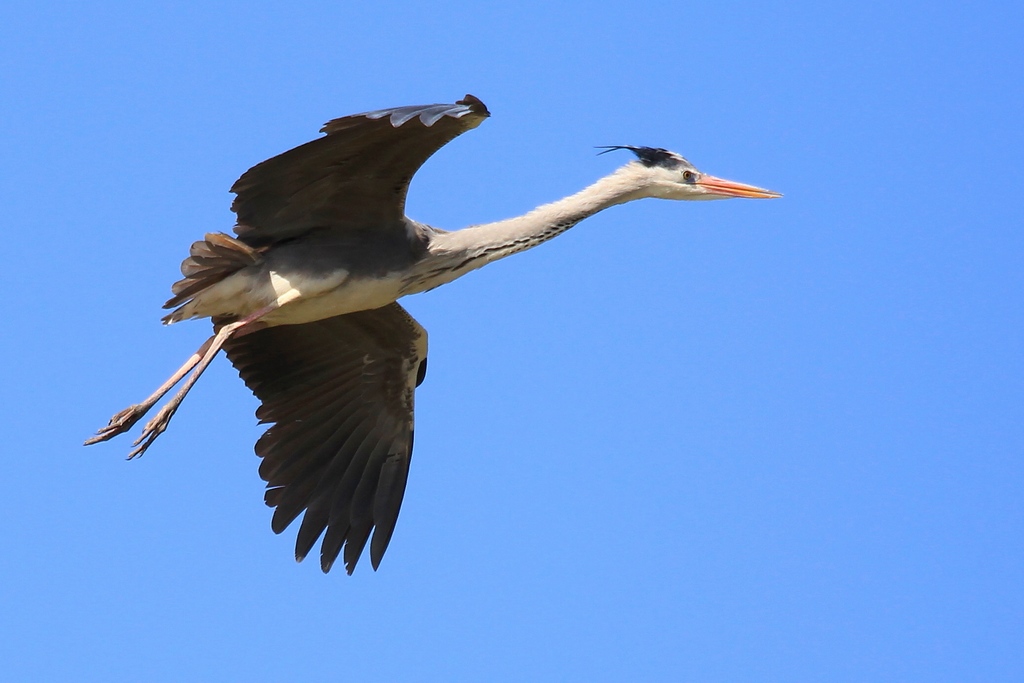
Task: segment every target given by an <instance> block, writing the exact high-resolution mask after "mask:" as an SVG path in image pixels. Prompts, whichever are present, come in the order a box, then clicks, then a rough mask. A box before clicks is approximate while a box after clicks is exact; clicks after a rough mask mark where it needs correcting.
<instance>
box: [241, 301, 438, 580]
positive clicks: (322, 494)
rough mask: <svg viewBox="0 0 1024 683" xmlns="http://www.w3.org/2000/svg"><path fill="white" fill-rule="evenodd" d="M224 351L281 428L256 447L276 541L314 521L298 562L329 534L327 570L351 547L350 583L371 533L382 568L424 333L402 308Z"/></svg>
mask: <svg viewBox="0 0 1024 683" xmlns="http://www.w3.org/2000/svg"><path fill="white" fill-rule="evenodd" d="M225 349H226V351H227V355H228V358H230V359H231V362H232V364H234V366H235V368H237V369H238V373H239V374H240V375H241V377H242V379H243V380H244V381H245V383H246V385H247V386H248V387H249V388H250V389H251V390H252V392H253V393H254V394H256V396H257V397H258V398H259V399H260V401H261V402H262V405H261V406H260V408H259V410H257V411H256V416H257V417H258V418H259V419H260V421H261V422H273V423H274V424H273V425H272V426H271V427H270V428H269V429H268V430H267V431H266V432H265V433H264V434H263V436H262V437H261V438H260V439H259V441H257V442H256V454H257V455H259V456H260V457H261V458H262V459H263V462H262V463H261V464H260V476H261V477H262V478H263V479H264V480H265V481H266V482H267V492H266V496H265V497H266V502H267V505H269V506H271V507H274V508H276V510H275V511H274V517H273V521H272V523H271V524H272V527H273V529H274V532H275V533H281V532H282V531H284V530H285V528H287V527H288V525H289V524H291V523H292V521H294V520H295V518H296V517H298V516H299V514H301V513H302V511H303V510H305V511H306V514H305V516H304V517H303V519H302V525H301V526H300V528H299V533H298V538H297V539H296V542H295V557H296V559H298V560H302V559H303V558H304V557H305V556H306V554H307V553H308V552H309V551H310V549H311V548H312V547H313V545H314V544H315V543H316V541H317V539H318V538H319V537H320V535H321V534H322V533H323V532H324V530H325V529H326V534H325V535H324V540H323V543H322V544H321V549H320V566H321V568H322V569H323V571H324V572H327V571H329V570H330V569H331V566H332V565H333V564H334V561H335V560H336V559H337V557H338V554H339V553H340V552H341V550H342V546H344V560H345V567H346V569H347V570H348V573H349V574H351V573H352V570H353V569H355V566H356V562H357V561H358V559H359V556H360V555H361V554H362V551H363V548H364V546H365V545H366V542H367V540H368V539H369V537H370V532H371V531H373V541H372V542H371V543H370V561H371V562H372V563H373V568H374V569H376V568H377V566H378V565H379V564H380V560H381V558H382V557H383V556H384V551H385V550H386V549H387V547H388V542H389V541H390V540H391V534H392V532H393V531H394V528H395V522H396V521H397V520H398V511H399V509H400V508H401V505H402V497H403V495H404V494H405V484H406V479H407V477H408V474H409V461H410V459H411V457H412V441H413V393H414V390H415V388H416V387H417V386H418V385H419V383H420V382H422V381H423V376H424V374H425V372H426V357H427V333H426V330H424V329H423V328H422V327H420V325H419V323H417V322H416V321H415V320H414V319H413V318H412V316H410V315H409V314H408V313H406V312H405V309H403V308H402V307H401V306H399V305H398V304H397V303H393V304H389V305H387V306H384V307H383V308H378V309H374V310H369V311H359V312H358V313H349V314H346V315H340V316H336V317H334V318H326V319H324V320H317V321H315V322H311V323H306V324H302V325H280V326H276V327H268V328H265V329H262V330H258V331H256V332H252V333H250V334H246V335H243V336H241V337H237V338H232V339H230V340H229V341H228V342H227V343H226V344H225ZM374 528H375V529H374Z"/></svg>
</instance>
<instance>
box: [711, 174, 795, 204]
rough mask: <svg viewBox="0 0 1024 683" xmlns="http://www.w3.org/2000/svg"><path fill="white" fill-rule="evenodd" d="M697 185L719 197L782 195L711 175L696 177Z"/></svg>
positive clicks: (754, 197) (749, 197) (769, 197)
mask: <svg viewBox="0 0 1024 683" xmlns="http://www.w3.org/2000/svg"><path fill="white" fill-rule="evenodd" d="M696 184H697V185H699V186H701V187H703V188H704V189H706V190H707V191H708V192H709V193H710V194H714V195H717V196H719V197H746V198H748V199H775V198H776V197H781V196H782V195H781V194H779V193H778V192H773V191H771V190H766V189H764V188H763V187H754V186H753V185H744V184H743V183H737V182H735V181H732V180H726V179H725V178H716V177H715V176H713V175H701V177H700V178H698V179H697V183H696Z"/></svg>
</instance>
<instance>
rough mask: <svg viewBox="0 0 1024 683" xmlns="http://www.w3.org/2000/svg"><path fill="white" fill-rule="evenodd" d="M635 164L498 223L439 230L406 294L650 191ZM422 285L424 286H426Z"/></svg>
mask: <svg viewBox="0 0 1024 683" xmlns="http://www.w3.org/2000/svg"><path fill="white" fill-rule="evenodd" d="M631 166H633V164H629V165H627V166H624V167H623V168H620V169H619V170H618V171H616V172H614V173H612V174H611V175H609V176H605V177H604V178H601V179H600V180H598V181H597V182H596V183H594V184H593V185H591V186H589V187H587V188H585V189H583V190H581V191H579V192H577V193H576V194H574V195H571V196H569V197H566V198H565V199H560V200H558V201H556V202H552V203H550V204H545V205H543V206H539V207H537V208H536V209H534V210H533V211H531V212H529V213H527V214H524V215H522V216H517V217H516V218H509V219H506V220H503V221H497V222H495V223H484V224H482V225H474V226H472V227H469V228H465V229H463V230H457V231H455V232H447V233H438V234H436V235H434V237H433V239H431V241H430V245H429V246H428V249H427V254H426V255H425V257H424V259H423V260H422V261H421V263H420V266H421V267H420V268H417V269H416V270H417V272H416V273H415V275H414V278H410V279H409V284H410V285H411V287H410V288H409V289H408V290H407V292H406V293H410V294H411V293H413V292H420V291H424V290H426V289H432V288H434V287H437V286H438V285H442V284H445V283H447V282H451V281H452V280H454V279H456V278H458V277H460V276H462V275H465V274H466V273H468V272H469V271H471V270H475V269H477V268H480V267H482V266H484V265H486V264H488V263H491V262H492V261H497V260H498V259H501V258H505V257H506V256H511V255H512V254H515V253H518V252H520V251H525V250H527V249H530V248H532V247H535V246H537V245H538V244H541V243H543V242H547V241H548V240H549V239H551V238H553V237H557V236H558V235H561V234H562V233H563V232H565V231H566V230H568V229H569V228H571V227H573V226H574V225H576V224H577V223H579V222H580V221H582V220H583V219H584V218H588V217H590V216H593V215H594V214H596V213H597V212H599V211H603V210H604V209H607V208H608V207H610V206H615V205H616V204H622V203H625V202H628V201H632V200H634V199H640V198H642V197H644V196H647V195H645V194H644V193H643V187H642V184H641V182H640V178H639V177H638V176H637V174H636V173H631V172H630V171H632V170H633V169H632V168H631ZM421 285H422V286H421Z"/></svg>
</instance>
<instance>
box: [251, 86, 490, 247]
mask: <svg viewBox="0 0 1024 683" xmlns="http://www.w3.org/2000/svg"><path fill="white" fill-rule="evenodd" d="M488 116H490V113H489V112H488V111H487V107H486V106H484V103H483V102H481V101H480V100H478V99H477V98H476V97H473V96H472V95H466V97H465V98H464V99H461V100H459V101H458V102H456V103H455V104H431V105H424V106H412V107H398V108H396V109H382V110H379V111H373V112H367V113H365V114H355V115H352V116H346V117H344V118H340V119H335V120H333V121H330V122H328V123H327V124H326V125H324V127H323V128H322V129H321V132H322V133H326V135H325V136H324V137H322V138H318V139H316V140H313V141H312V142H307V143H306V144H304V145H300V146H298V147H296V148H295V149H292V150H290V151H287V152H285V153H283V154H280V155H278V156H276V157H273V158H272V159H268V160H267V161H264V162H263V163H260V164H257V165H256V166H253V167H252V168H251V169H249V170H248V171H246V172H245V173H244V174H243V175H242V177H241V178H239V179H238V180H237V181H236V182H235V184H234V185H233V186H232V187H231V191H232V192H234V193H235V194H236V195H237V197H236V198H235V201H234V203H233V204H232V205H231V210H232V211H234V212H235V213H236V214H237V216H238V222H237V225H236V226H235V233H236V234H237V235H238V238H239V239H240V240H242V241H243V242H245V243H246V244H248V245H250V246H253V247H260V246H266V245H268V244H273V243H275V242H279V241H282V240H286V239H290V238H293V237H297V236H298V235H301V234H303V233H305V232H307V231H309V230H312V229H315V228H334V229H384V230H386V229H395V230H404V222H403V219H404V214H405V197H406V193H407V191H408V187H409V181H410V180H411V179H412V176H413V174H415V173H416V171H417V170H418V169H419V167H420V166H422V165H423V162H425V161H426V160H427V159H428V158H430V156H431V155H432V154H434V152H436V151H437V150H439V149H440V148H441V147H443V146H444V145H445V144H447V143H448V142H450V141H451V140H453V139H454V138H456V137H457V136H459V135H461V134H462V133H464V132H466V131H467V130H470V129H472V128H475V127H476V126H478V125H480V123H481V122H482V121H483V120H484V119H485V118H487V117H488Z"/></svg>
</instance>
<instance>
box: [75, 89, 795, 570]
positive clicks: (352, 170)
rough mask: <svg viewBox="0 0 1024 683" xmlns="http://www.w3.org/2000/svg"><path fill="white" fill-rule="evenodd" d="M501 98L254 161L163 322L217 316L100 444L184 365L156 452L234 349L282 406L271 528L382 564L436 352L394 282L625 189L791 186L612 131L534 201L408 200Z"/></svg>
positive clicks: (539, 238)
mask: <svg viewBox="0 0 1024 683" xmlns="http://www.w3.org/2000/svg"><path fill="white" fill-rule="evenodd" d="M488 116H490V113H489V112H488V111H487V108H486V107H485V106H484V103H483V102H481V101H480V100H479V99H477V98H476V97H473V96H472V95H466V97H465V98H463V99H461V100H459V101H458V102H456V103H454V104H432V105H425V106H409V107H398V108H395V109H382V110H378V111H373V112H368V113H365V114H356V115H352V116H346V117H343V118H339V119H335V120H333V121H330V122H328V123H327V124H326V125H325V126H324V127H323V128H322V129H321V132H322V133H325V135H324V136H322V137H320V138H318V139H316V140H313V141H312V142H308V143H306V144H304V145H300V146H299V147H296V148H295V149H292V150H290V151H287V152H284V153H283V154H280V155H278V156H276V157H273V158H271V159H268V160H267V161H264V162H262V163H260V164H257V165H256V166H254V167H252V168H251V169H249V170H248V171H246V172H245V173H244V174H243V175H242V177H241V178H239V179H238V180H237V181H236V182H235V184H234V185H233V186H232V187H231V191H232V192H233V193H235V195H236V196H235V199H234V202H233V204H232V206H231V208H232V210H233V211H234V212H235V214H236V215H237V223H236V225H235V226H234V232H235V237H232V236H229V235H227V234H224V233H211V234H207V235H206V236H205V237H204V239H202V240H200V241H197V242H195V243H194V244H193V245H192V247H191V249H190V252H189V256H188V258H186V259H185V260H184V262H183V263H182V265H181V272H182V276H183V277H182V279H181V280H179V281H177V282H175V283H174V285H173V286H172V287H171V291H172V293H173V296H172V297H171V299H170V300H168V301H167V303H166V304H164V308H167V309H172V310H171V312H170V313H169V314H168V315H166V316H165V317H164V322H165V323H167V324H170V323H175V322H178V321H181V320H186V319H190V318H210V319H211V320H212V322H213V327H214V334H213V335H212V336H211V337H210V338H209V339H208V340H207V341H206V342H205V343H204V344H203V345H202V346H201V347H200V348H199V349H198V350H197V351H196V352H195V353H194V354H192V356H191V357H190V358H189V359H188V361H186V362H185V364H184V365H182V366H181V368H179V369H178V370H177V371H176V372H175V373H174V374H173V375H172V376H171V377H170V378H169V379H168V380H167V381H166V382H165V383H164V384H163V385H161V386H160V388H159V389H157V391H156V392H154V393H153V394H152V395H151V396H149V397H148V398H147V399H145V400H144V401H142V402H141V403H138V404H135V405H132V406H129V407H128V408H126V409H124V410H122V411H121V412H119V413H117V414H116V415H114V416H113V417H112V418H111V419H110V422H109V423H108V424H107V426H105V427H104V428H102V429H100V430H99V432H97V435H96V436H94V437H92V438H90V439H88V440H87V441H86V442H85V443H86V445H89V444H93V443H97V442H100V441H105V440H107V439H110V438H112V437H114V436H117V435H118V434H121V433H124V432H126V431H127V430H129V429H130V428H131V427H132V426H133V425H134V424H135V423H136V422H137V421H138V420H139V419H140V418H142V417H143V416H144V415H145V414H146V413H147V412H148V411H149V410H150V409H151V408H152V407H153V406H154V405H155V404H156V403H157V402H158V401H159V400H160V399H161V398H162V397H163V396H164V395H166V394H167V393H168V392H169V391H170V390H171V389H172V388H174V387H175V386H176V385H177V384H178V383H179V382H181V380H183V379H184V380H185V381H184V383H183V384H182V386H181V387H180V389H179V390H178V392H177V393H176V394H175V395H174V396H173V397H172V398H171V399H170V400H169V401H168V402H167V403H166V404H165V405H164V406H163V407H162V408H161V409H160V410H159V411H158V412H157V413H156V415H155V416H154V417H153V418H152V419H150V420H149V421H148V422H147V423H146V425H145V426H144V428H143V430H142V434H141V436H140V437H139V438H138V439H137V440H136V441H135V448H134V450H132V451H131V453H130V454H129V458H133V457H135V456H137V455H141V454H142V453H144V452H145V451H146V449H147V448H149V447H150V446H151V445H152V444H153V441H154V440H155V439H156V438H157V437H158V436H159V435H160V434H161V433H163V431H164V430H165V429H166V428H167V425H168V423H169V422H170V420H171V418H172V416H173V415H174V413H175V411H176V410H177V408H178V406H179V405H180V404H181V402H182V400H183V399H184V398H185V395H186V394H187V393H188V391H189V390H190V389H191V388H192V386H193V385H194V384H195V382H196V380H198V379H199V377H200V375H201V374H202V373H203V371H204V370H205V369H206V367H207V366H208V365H209V364H210V362H211V361H212V360H213V358H214V357H215V356H216V355H217V353H218V352H219V351H220V350H221V349H224V351H225V352H226V354H227V356H228V358H229V359H230V361H231V363H232V364H233V365H234V366H235V368H236V369H237V370H238V372H239V374H240V376H241V378H242V380H243V381H244V382H245V384H246V385H247V386H248V387H249V389H251V390H252V392H253V393H254V394H255V395H256V397H257V398H258V399H259V400H260V402H261V405H260V408H259V409H258V410H257V412H256V416H257V417H258V418H259V419H260V421H261V422H269V423H273V424H272V425H271V426H270V427H269V428H268V429H267V430H266V432H264V434H263V435H262V436H261V437H260V438H259V440H258V441H257V442H256V446H255V450H256V453H257V455H259V456H260V457H261V458H262V461H261V463H260V469H259V472H260V476H261V477H262V478H263V479H264V481H266V483H267V489H266V492H265V500H266V503H267V505H268V506H270V507H272V508H274V514H273V518H272V523H271V526H272V528H273V530H274V532H275V533H280V532H282V531H284V529H285V528H287V527H288V526H289V525H290V524H291V523H292V522H293V521H294V520H295V519H296V518H298V516H299V515H300V514H303V512H304V513H305V514H304V515H303V519H302V523H301V525H300V527H299V531H298V535H297V538H296V544H295V556H296V559H298V560H302V559H303V558H304V557H305V556H306V555H307V554H308V553H309V552H310V550H311V549H312V548H313V546H314V545H315V544H316V542H317V540H318V539H320V537H321V536H323V540H322V542H321V548H320V566H321V569H322V570H323V571H324V572H328V571H329V570H330V569H331V567H332V565H333V564H334V562H335V561H336V560H337V558H338V555H339V554H341V553H342V550H343V551H344V552H343V558H344V562H345V567H346V569H347V571H348V573H349V574H351V573H352V571H353V569H354V568H355V566H356V562H357V561H358V560H359V557H360V556H361V555H362V552H363V549H364V547H365V546H366V543H367V541H370V561H371V563H372V565H373V568H374V569H376V568H377V567H378V565H379V564H380V561H381V558H382V557H383V555H384V552H385V550H386V549H387V546H388V543H389V542H390V539H391V535H392V533H393V531H394V528H395V523H396V521H397V519H398V512H399V509H400V507H401V504H402V498H403V496H404V494H405V487H406V481H407V478H408V474H409V463H410V458H411V455H412V446H413V395H414V392H415V389H416V387H417V386H419V384H420V383H421V382H422V381H423V378H424V376H425V373H426V364H427V333H426V331H425V330H424V329H423V328H422V327H421V326H420V325H419V324H418V323H417V322H416V321H415V320H414V319H413V318H412V317H411V316H410V315H409V314H408V313H406V311H405V310H404V309H403V308H402V307H401V306H400V305H399V304H398V303H396V301H397V299H399V298H401V297H403V296H406V295H408V294H415V293H417V292H423V291H426V290H429V289H433V288H434V287H437V286H439V285H443V284H445V283H448V282H451V281H453V280H455V279H456V278H458V277H461V276H462V275H465V274H466V273H468V272H470V271H472V270H475V269H477V268H480V267H481V266H484V265H486V264H488V263H491V262H493V261H496V260H498V259H501V258H504V257H506V256H509V255H511V254H515V253H517V252H521V251H524V250H526V249H530V248H532V247H534V246H536V245H538V244H541V243H542V242H545V241H547V240H550V239H551V238H553V237H555V236H557V235H559V234H561V233H563V232H565V231H566V230H568V229H569V228H571V227H573V226H574V225H576V224H577V223H579V222H580V221H582V220H583V219H585V218H587V217H588V216H592V215H594V214H596V213H597V212H599V211H602V210H603V209H606V208H608V207H610V206H614V205H616V204H622V203H624V202H628V201H632V200H635V199H641V198H644V197H656V198H661V199H689V200H698V199H725V198H730V197H749V198H772V197H779V196H781V195H779V194H778V193H776V192H772V191H770V190H765V189H761V188H759V187H754V186H752V185H744V184H742V183H737V182H732V181H728V180H723V179H721V178H716V177H714V176H711V175H707V174H705V173H702V172H700V171H698V170H697V169H696V168H695V167H694V166H693V165H692V164H691V163H690V162H688V161H687V160H686V159H684V158H683V157H682V156H680V155H678V154H676V153H674V152H670V151H668V150H665V149H660V148H652V147H635V146H613V147H609V148H605V151H611V150H614V149H625V150H628V151H630V152H632V153H633V154H634V155H635V157H636V159H635V160H633V161H630V162H629V163H627V164H626V165H625V166H623V167H621V168H619V169H618V170H616V171H615V172H613V173H611V174H610V175H608V176H606V177H604V178H601V179H600V180H598V181H597V182H595V183H594V184H592V185H590V186H589V187H587V188H585V189H583V190H582V191H580V192H578V193H576V194H574V195H571V196H569V197H567V198H565V199H562V200H560V201H556V202H553V203H551V204H546V205H543V206H540V207H539V208H536V209H534V210H533V211H530V212H529V213H527V214H525V215H523V216H519V217H517V218H511V219H508V220H502V221H498V222H495V223H487V224H483V225H475V226H472V227H468V228H465V229H462V230H457V231H453V232H449V231H446V230H441V229H438V228H434V227H431V226H429V225H425V224H423V223H419V222H417V221H414V220H412V219H410V218H408V217H406V216H405V198H406V192H407V190H408V187H409V182H410V180H411V179H412V176H413V174H414V173H415V172H416V171H417V169H419V167H420V166H421V165H422V164H423V163H424V162H425V161H426V160H427V159H428V158H429V157H430V156H431V155H432V154H434V152H436V151H437V150H438V149H440V148H441V147H442V146H444V145H445V144H447V143H448V142H450V141H451V140H453V139H454V138H455V137H457V136H458V135H461V134H462V133H464V132H466V131H467V130H470V129H471V128H475V127H476V126H478V125H480V123H481V122H482V121H483V120H484V119H485V118H487V117H488ZM186 376H187V378H186ZM371 533H372V540H370V536H371Z"/></svg>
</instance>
